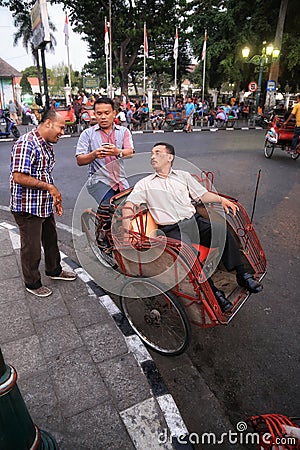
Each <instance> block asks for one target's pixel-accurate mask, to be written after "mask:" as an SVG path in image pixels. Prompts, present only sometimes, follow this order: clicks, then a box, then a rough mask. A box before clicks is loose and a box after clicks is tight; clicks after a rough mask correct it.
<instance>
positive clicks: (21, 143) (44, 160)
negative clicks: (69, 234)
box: [10, 129, 55, 217]
mask: <svg viewBox="0 0 300 450" xmlns="http://www.w3.org/2000/svg"><path fill="white" fill-rule="evenodd" d="M54 164H55V155H54V151H53V148H52V145H51V144H49V143H47V142H46V141H45V140H44V139H43V138H42V136H41V135H40V134H39V132H38V131H37V129H34V130H32V131H30V132H29V133H26V134H24V135H23V136H21V137H20V138H19V139H18V141H17V142H16V143H15V145H14V146H13V148H12V151H11V163H10V192H11V199H10V209H11V211H14V212H27V213H30V214H33V215H35V216H39V217H49V216H50V215H51V214H52V213H53V198H52V196H51V195H50V194H49V192H48V191H45V190H41V189H32V188H27V187H24V186H21V185H20V184H18V183H15V182H14V180H13V172H21V173H25V174H28V175H30V176H32V177H34V178H36V179H37V180H40V181H44V182H46V183H50V184H53V178H52V176H51V172H52V170H53V167H54Z"/></svg>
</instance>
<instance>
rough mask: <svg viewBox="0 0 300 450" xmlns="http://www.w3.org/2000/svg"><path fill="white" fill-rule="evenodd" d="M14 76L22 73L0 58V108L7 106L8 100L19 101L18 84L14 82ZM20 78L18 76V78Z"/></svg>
mask: <svg viewBox="0 0 300 450" xmlns="http://www.w3.org/2000/svg"><path fill="white" fill-rule="evenodd" d="M16 77H22V74H21V73H20V72H19V71H18V70H16V69H14V68H13V67H12V66H11V65H9V64H8V63H7V62H6V61H4V60H3V59H2V58H0V108H1V109H3V108H6V107H8V103H9V100H13V101H17V102H18V103H20V101H21V90H20V86H19V85H18V83H17V82H16ZM19 79H20V78H19Z"/></svg>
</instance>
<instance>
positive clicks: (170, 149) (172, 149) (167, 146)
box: [153, 142, 175, 156]
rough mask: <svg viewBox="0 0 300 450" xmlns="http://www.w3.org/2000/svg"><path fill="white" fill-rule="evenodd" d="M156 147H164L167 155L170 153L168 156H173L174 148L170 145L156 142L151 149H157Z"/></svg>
mask: <svg viewBox="0 0 300 450" xmlns="http://www.w3.org/2000/svg"><path fill="white" fill-rule="evenodd" d="M158 145H164V146H165V147H166V149H167V151H168V153H170V155H173V156H175V148H174V147H173V145H172V144H168V143H167V142H156V144H154V145H153V147H157V146H158Z"/></svg>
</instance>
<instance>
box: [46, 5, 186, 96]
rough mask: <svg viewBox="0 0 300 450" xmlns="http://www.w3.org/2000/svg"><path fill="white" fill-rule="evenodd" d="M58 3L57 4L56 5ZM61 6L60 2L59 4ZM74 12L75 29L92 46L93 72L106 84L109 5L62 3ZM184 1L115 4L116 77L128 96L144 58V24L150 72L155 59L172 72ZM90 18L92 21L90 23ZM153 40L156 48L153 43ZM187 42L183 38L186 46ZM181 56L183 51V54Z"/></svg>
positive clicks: (114, 61)
mask: <svg viewBox="0 0 300 450" xmlns="http://www.w3.org/2000/svg"><path fill="white" fill-rule="evenodd" d="M54 3H55V1H54ZM57 3H58V2H57ZM61 3H63V5H64V6H65V7H66V8H68V10H69V11H70V14H69V17H70V22H71V23H72V26H73V29H74V31H76V32H79V33H83V34H84V39H85V40H86V41H87V42H88V44H89V49H90V55H91V59H92V60H93V62H94V63H93V64H91V65H90V67H89V70H93V72H94V74H97V75H99V76H100V78H101V79H102V80H105V59H104V21H105V17H107V18H108V17H109V10H108V2H106V3H105V2H102V1H100V0H86V1H85V2H82V1H81V0H72V1H71V0H62V2H61ZM183 4H185V1H183V0H165V1H164V2H162V1H161V0H148V1H147V2H146V1H144V0H135V1H133V0H130V1H128V2H124V1H123V0H116V1H113V2H112V23H111V29H112V47H113V68H114V77H115V78H116V77H118V78H119V80H120V86H121V90H122V91H124V92H128V78H129V75H130V74H131V75H132V76H133V77H134V73H135V72H136V67H137V65H138V63H139V61H141V60H142V58H140V57H142V55H143V48H142V45H143V28H144V27H143V24H144V22H146V24H147V32H148V37H149V53H150V55H149V56H150V58H148V59H147V71H148V69H149V73H150V74H151V70H152V69H151V61H152V59H151V58H153V57H154V56H155V61H156V62H155V70H157V67H158V66H159V70H160V72H161V73H162V72H163V71H165V69H167V71H171V70H172V64H174V62H172V53H173V45H174V38H175V28H176V25H178V24H179V22H180V17H181V10H182V7H183ZM86 17H88V18H89V20H86ZM152 38H153V44H154V45H151V40H152ZM184 41H185V37H184V35H182V42H184ZM180 52H181V50H180Z"/></svg>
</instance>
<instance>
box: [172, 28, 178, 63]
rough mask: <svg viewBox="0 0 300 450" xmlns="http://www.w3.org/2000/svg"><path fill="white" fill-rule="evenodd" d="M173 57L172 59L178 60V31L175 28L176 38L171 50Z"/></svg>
mask: <svg viewBox="0 0 300 450" xmlns="http://www.w3.org/2000/svg"><path fill="white" fill-rule="evenodd" d="M173 57H174V59H177V58H178V29H177V28H176V37H175V42H174V49H173Z"/></svg>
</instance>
